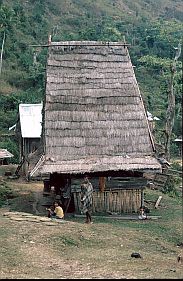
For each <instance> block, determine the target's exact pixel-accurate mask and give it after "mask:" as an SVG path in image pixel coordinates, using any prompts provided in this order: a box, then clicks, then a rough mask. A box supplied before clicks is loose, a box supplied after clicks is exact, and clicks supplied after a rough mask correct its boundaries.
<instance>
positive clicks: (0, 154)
mask: <svg viewBox="0 0 183 281" xmlns="http://www.w3.org/2000/svg"><path fill="white" fill-rule="evenodd" d="M13 156H14V155H13V154H11V153H10V152H9V151H8V150H7V149H2V148H1V149H0V159H4V158H11V157H13Z"/></svg>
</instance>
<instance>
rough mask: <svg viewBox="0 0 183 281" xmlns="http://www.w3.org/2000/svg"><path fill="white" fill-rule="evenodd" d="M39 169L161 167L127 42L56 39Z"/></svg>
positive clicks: (49, 70)
mask: <svg viewBox="0 0 183 281" xmlns="http://www.w3.org/2000/svg"><path fill="white" fill-rule="evenodd" d="M52 44H53V45H51V46H50V47H49V56H48V62H47V83H46V99H45V107H44V130H43V141H44V144H45V147H44V149H45V155H44V156H43V157H42V158H41V160H40V161H39V164H38V165H37V166H36V167H35V169H34V170H33V171H32V173H31V175H34V174H39V173H41V174H49V173H52V172H58V173H59V172H60V173H84V172H99V171H110V170H115V171H117V170H160V169H161V167H160V165H159V163H158V162H157V160H156V159H155V158H153V154H154V145H153V141H152V138H151V133H150V130H149V126H148V120H147V115H146V112H145V108H144V105H143V101H142V97H141V94H140V91H139V88H138V84H137V81H136V78H135V74H134V70H133V66H132V63H131V60H130V57H129V53H128V49H127V46H125V45H124V44H120V43H114V42H110V43H103V42H96V41H89V42H88V41H81V42H78V41H70V42H58V43H52Z"/></svg>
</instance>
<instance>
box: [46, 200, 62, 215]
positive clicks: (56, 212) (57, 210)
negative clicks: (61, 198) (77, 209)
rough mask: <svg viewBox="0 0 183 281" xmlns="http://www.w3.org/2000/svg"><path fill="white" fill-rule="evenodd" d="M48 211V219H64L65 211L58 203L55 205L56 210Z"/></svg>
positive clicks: (50, 209)
mask: <svg viewBox="0 0 183 281" xmlns="http://www.w3.org/2000/svg"><path fill="white" fill-rule="evenodd" d="M47 210H48V217H49V218H55V219H63V218H64V211H63V209H62V207H61V206H59V204H58V202H55V203H54V208H53V207H50V208H49V209H47Z"/></svg>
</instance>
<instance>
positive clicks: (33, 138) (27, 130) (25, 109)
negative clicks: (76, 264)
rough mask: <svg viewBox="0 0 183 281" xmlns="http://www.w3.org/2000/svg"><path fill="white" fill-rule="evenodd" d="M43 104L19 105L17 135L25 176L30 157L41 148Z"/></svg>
mask: <svg viewBox="0 0 183 281" xmlns="http://www.w3.org/2000/svg"><path fill="white" fill-rule="evenodd" d="M42 107H43V105H42V103H38V104H19V121H18V123H17V125H16V135H17V136H18V139H19V151H20V165H21V169H22V171H23V174H26V173H27V172H28V169H29V168H28V166H29V161H28V156H29V154H30V153H33V152H34V151H36V150H37V149H38V147H39V146H40V139H41V131H42Z"/></svg>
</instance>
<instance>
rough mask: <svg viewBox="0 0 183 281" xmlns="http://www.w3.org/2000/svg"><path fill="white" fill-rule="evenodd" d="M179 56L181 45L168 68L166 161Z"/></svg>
mask: <svg viewBox="0 0 183 281" xmlns="http://www.w3.org/2000/svg"><path fill="white" fill-rule="evenodd" d="M180 55H181V43H179V45H178V48H176V54H175V58H174V60H173V62H172V64H171V66H170V71H171V79H170V87H169V93H168V108H167V113H166V117H167V118H166V124H165V138H166V139H165V156H166V159H167V160H170V139H171V134H172V129H173V125H174V118H175V93H174V79H175V73H176V64H177V60H178V58H179V57H180Z"/></svg>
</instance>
